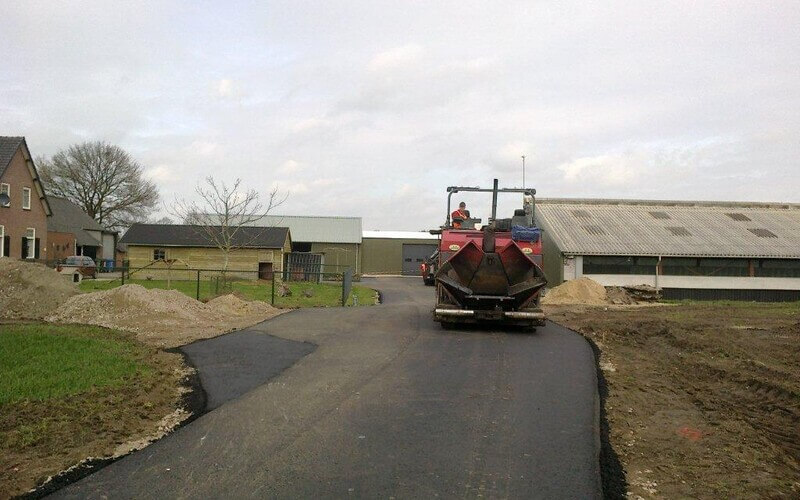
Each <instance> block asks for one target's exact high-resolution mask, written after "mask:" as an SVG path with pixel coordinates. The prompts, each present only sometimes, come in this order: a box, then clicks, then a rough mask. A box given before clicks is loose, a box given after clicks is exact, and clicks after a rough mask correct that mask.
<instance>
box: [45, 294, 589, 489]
mask: <svg viewBox="0 0 800 500" xmlns="http://www.w3.org/2000/svg"><path fill="white" fill-rule="evenodd" d="M372 284H373V286H375V287H376V288H379V289H380V290H382V291H383V293H384V298H385V301H384V302H385V303H384V304H383V305H380V306H374V307H359V308H347V309H333V308H332V309H307V310H299V311H294V312H291V313H288V314H284V315H282V316H279V317H277V318H275V319H273V320H270V321H267V322H265V323H262V324H260V325H257V326H255V327H253V328H251V329H249V330H247V331H246V333H237V334H231V335H227V336H225V337H220V338H217V339H213V340H209V341H204V342H198V343H197V344H193V345H192V346H190V347H189V350H190V351H191V350H197V349H199V350H200V351H201V354H202V356H200V357H197V358H193V359H194V361H195V363H196V364H197V366H198V368H199V370H200V372H201V374H203V373H204V370H208V368H207V367H208V366H211V365H213V364H214V363H217V364H218V365H219V363H218V360H215V358H214V356H213V355H210V353H213V352H214V351H215V350H216V351H217V352H220V353H224V357H226V358H227V362H224V363H222V365H224V367H223V368H222V369H220V368H219V366H218V367H217V368H216V369H215V370H211V371H206V372H205V374H204V375H203V380H204V384H207V385H208V388H209V389H210V394H209V400H210V401H211V398H212V396H213V397H217V398H218V399H216V400H215V401H216V402H217V403H220V402H222V400H223V399H227V398H226V397H225V396H226V394H227V395H228V396H230V395H232V394H236V393H239V392H241V391H242V390H244V389H246V388H247V387H249V386H251V385H254V384H257V383H258V382H260V379H264V378H265V377H268V376H271V374H273V375H274V374H275V373H277V372H278V371H280V370H279V369H278V368H281V367H282V365H281V364H282V363H283V364H285V363H286V360H287V359H289V358H291V357H292V356H294V357H297V356H299V355H302V354H305V353H306V352H308V351H309V350H310V347H309V345H308V344H303V343H311V344H314V345H316V346H317V348H316V349H315V350H314V351H313V352H311V353H310V354H307V355H306V356H305V357H303V358H302V359H300V360H299V361H297V363H295V364H294V365H293V366H291V367H290V368H288V369H286V370H285V371H283V372H282V373H280V374H279V375H277V376H275V377H274V378H272V379H271V380H269V381H268V382H266V383H263V384H262V385H256V386H255V387H254V388H253V389H252V390H250V391H249V392H247V393H246V394H244V395H242V396H241V397H238V398H237V399H234V400H231V401H228V402H227V403H225V404H223V405H221V406H219V407H218V408H216V409H215V410H213V411H210V412H209V413H207V414H205V415H203V416H201V417H200V418H198V419H197V420H195V421H194V422H192V423H191V424H189V425H187V426H185V427H183V428H181V429H179V430H178V431H176V432H175V433H173V434H172V435H170V436H168V437H166V438H164V439H162V440H160V441H158V442H156V443H154V444H153V445H151V446H149V447H147V448H145V449H144V450H141V451H139V452H137V453H134V454H132V455H129V456H127V457H125V458H123V459H122V460H119V461H117V462H115V463H113V464H111V465H109V466H108V467H106V468H104V469H101V470H100V471H98V472H96V473H95V474H93V475H91V476H88V477H86V478H84V479H83V480H81V481H79V482H77V483H75V484H73V485H70V486H68V487H67V488H64V489H62V490H60V491H58V492H56V494H55V496H56V497H65V498H76V497H80V498H85V497H94V498H97V497H111V498H162V497H183V498H187V497H188V498H218V497H248V498H252V497H278V498H296V497H343V496H348V495H352V496H355V497H396V498H409V497H412V498H416V497H433V496H444V497H479V496H482V497H511V498H521V497H524V498H596V497H599V496H600V494H601V492H600V472H599V465H598V456H597V454H598V451H599V440H598V421H597V418H598V417H597V404H598V402H597V399H598V396H597V381H596V375H595V367H594V366H595V365H594V359H593V354H592V351H591V349H590V347H589V345H588V344H587V343H586V342H585V341H584V340H583V339H582V338H581V337H580V336H579V335H577V334H575V333H574V332H571V331H569V330H566V329H564V328H561V327H559V326H557V325H554V324H548V325H547V326H546V327H542V328H539V329H538V330H537V332H536V333H535V334H527V333H518V332H512V333H509V332H502V331H485V330H467V331H443V330H441V329H440V328H439V326H438V325H437V324H436V323H434V322H433V321H432V319H431V314H430V311H431V308H432V301H433V292H432V289H431V288H427V287H424V286H423V285H422V283H421V280H418V279H411V278H395V279H390V278H385V279H380V280H376V281H373V282H372ZM266 334H270V335H273V336H276V337H280V338H282V339H287V340H292V341H297V342H298V343H299V344H297V345H294V346H292V347H291V348H290V347H288V346H289V345H290V344H286V343H284V341H280V342H275V343H274V347H275V348H276V350H277V351H279V355H280V356H283V358H282V359H283V361H281V363H277V364H275V363H273V364H271V365H270V366H271V368H270V369H269V370H265V371H262V372H261V373H260V375H258V376H250V375H247V374H246V375H242V374H241V373H237V371H236V369H235V368H236V363H235V361H234V360H235V359H236V358H237V357H240V356H242V354H241V353H238V354H237V348H236V347H235V346H236V345H237V344H238V345H239V348H240V349H250V350H255V351H257V352H256V353H255V354H254V353H249V354H245V355H243V356H244V357H245V358H246V359H249V361H248V362H246V363H244V364H243V365H242V370H244V371H248V370H252V369H253V368H254V366H256V365H257V364H258V363H257V360H258V358H259V357H261V356H263V359H264V363H265V364H270V363H272V362H271V361H270V352H268V350H267V352H265V351H264V350H263V349H257V348H254V347H253V346H254V345H262V344H260V343H259V342H258V338H259V336H264V338H267V339H270V338H271V337H268V336H266ZM228 338H230V339H231V341H230V342H231V344H230V345H228V344H227V341H226V340H225V339H228ZM273 341H274V340H270V342H273ZM206 342H207V343H209V345H210V346H212V347H213V348H209V349H206V348H205V347H204V346H203V344H205V343H206ZM263 345H265V344H263ZM290 351H291V353H290ZM190 356H191V354H190ZM201 357H202V358H203V359H204V361H200V359H201ZM209 362H210V365H209ZM279 365H280V366H279ZM215 377H217V378H218V379H217V380H214V381H212V379H214V378H215ZM259 378H260V379H259ZM226 380H229V381H235V382H234V385H235V386H236V389H235V390H233V391H228V392H227V393H226V389H225V388H226ZM243 380H246V381H244V382H243Z"/></svg>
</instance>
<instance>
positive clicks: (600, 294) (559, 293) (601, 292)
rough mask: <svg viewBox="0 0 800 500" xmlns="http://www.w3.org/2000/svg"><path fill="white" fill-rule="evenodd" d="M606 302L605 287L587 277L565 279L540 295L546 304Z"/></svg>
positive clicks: (602, 303)
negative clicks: (545, 293) (543, 294)
mask: <svg viewBox="0 0 800 500" xmlns="http://www.w3.org/2000/svg"><path fill="white" fill-rule="evenodd" d="M607 303H608V297H607V295H606V289H605V287H604V286H603V285H601V284H600V283H598V282H596V281H594V280H592V279H589V278H578V279H576V280H569V281H565V282H564V283H562V284H560V285H558V286H557V287H555V288H551V289H550V291H549V292H547V295H545V296H544V297H542V304H548V305H559V304H588V305H604V304H607Z"/></svg>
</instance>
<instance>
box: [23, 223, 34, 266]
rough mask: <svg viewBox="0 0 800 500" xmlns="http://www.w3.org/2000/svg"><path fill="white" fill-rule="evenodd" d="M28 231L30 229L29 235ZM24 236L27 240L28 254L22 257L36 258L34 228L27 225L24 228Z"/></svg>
mask: <svg viewBox="0 0 800 500" xmlns="http://www.w3.org/2000/svg"><path fill="white" fill-rule="evenodd" d="M28 231H31V235H30V236H28ZM25 238H27V240H28V255H24V256H23V257H22V258H23V259H35V258H36V228H35V227H29V228H26V230H25Z"/></svg>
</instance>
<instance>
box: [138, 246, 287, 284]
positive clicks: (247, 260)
mask: <svg viewBox="0 0 800 500" xmlns="http://www.w3.org/2000/svg"><path fill="white" fill-rule="evenodd" d="M156 248H163V249H164V250H165V251H166V258H167V259H176V262H174V263H173V264H172V270H171V271H170V278H171V279H194V278H195V277H196V273H195V272H192V271H188V272H187V271H182V270H185V269H187V268H190V269H208V270H219V269H222V267H223V266H224V256H223V253H222V251H221V250H219V249H218V248H198V247H158V246H145V245H128V252H127V259H128V261H129V267H130V268H131V269H139V268H144V267H147V269H143V270H141V271H137V272H135V273H134V275H133V276H132V277H133V278H135V279H147V278H151V279H166V276H167V271H166V269H167V267H168V266H167V264H166V263H164V262H156V263H154V262H153V250H154V249H156ZM259 262H271V263H272V265H273V270H274V271H277V272H280V271H283V249H274V250H273V249H254V248H245V249H236V250H233V251H231V253H230V255H229V259H228V270H229V274H236V273H235V271H252V273H251V272H247V273H242V277H246V278H252V279H255V278H256V277H257V274H256V272H257V271H258V263H259ZM213 274H215V273H212V272H205V273H203V276H209V275H213Z"/></svg>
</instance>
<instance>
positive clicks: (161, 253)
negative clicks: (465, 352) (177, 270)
mask: <svg viewBox="0 0 800 500" xmlns="http://www.w3.org/2000/svg"><path fill="white" fill-rule="evenodd" d="M166 258H167V251H166V250H164V249H163V248H154V249H153V260H164V259H166Z"/></svg>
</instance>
